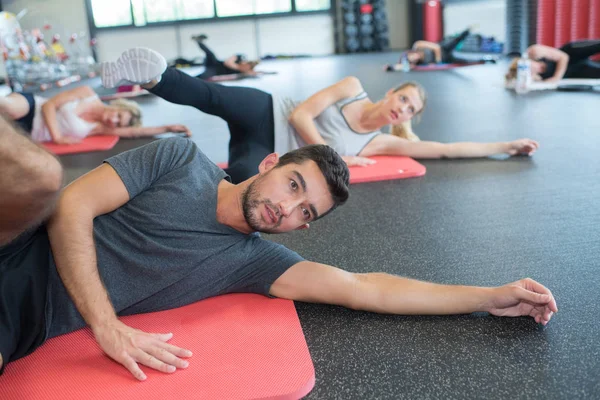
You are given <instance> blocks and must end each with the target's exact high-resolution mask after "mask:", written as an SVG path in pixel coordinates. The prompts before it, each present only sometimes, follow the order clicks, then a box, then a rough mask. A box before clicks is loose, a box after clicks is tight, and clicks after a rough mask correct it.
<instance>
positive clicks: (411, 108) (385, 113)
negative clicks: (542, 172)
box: [274, 77, 539, 165]
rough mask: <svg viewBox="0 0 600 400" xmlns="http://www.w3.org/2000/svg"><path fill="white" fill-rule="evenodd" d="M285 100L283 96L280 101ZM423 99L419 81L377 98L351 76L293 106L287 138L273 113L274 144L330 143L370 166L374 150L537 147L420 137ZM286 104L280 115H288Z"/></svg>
mask: <svg viewBox="0 0 600 400" xmlns="http://www.w3.org/2000/svg"><path fill="white" fill-rule="evenodd" d="M274 100H275V99H274ZM275 103H277V101H274V108H277V106H276V105H275ZM284 103H285V102H284V101H279V104H284ZM425 103H426V95H425V91H424V89H423V88H422V87H421V86H420V85H419V84H417V83H414V82H409V83H405V84H403V85H401V86H399V87H397V88H394V89H390V90H389V91H388V92H387V93H386V94H385V97H384V98H383V99H381V100H379V101H377V102H373V101H371V100H370V99H369V98H368V97H367V95H366V93H365V92H364V89H363V87H362V85H361V83H360V81H359V80H358V79H357V78H355V77H347V78H344V79H342V80H341V81H339V82H338V83H336V84H334V85H332V86H329V87H328V88H325V89H323V90H321V91H319V92H317V93H315V94H314V95H312V96H311V97H310V98H308V99H307V100H306V101H304V102H302V103H300V104H297V105H295V107H294V109H293V110H292V111H291V112H290V113H289V114H288V117H287V120H286V121H285V122H286V125H289V129H287V131H288V132H287V136H288V137H287V138H286V137H285V135H286V133H285V131H286V129H277V128H278V126H277V125H278V122H279V123H281V122H282V121H281V119H279V121H278V118H277V114H278V113H275V132H276V134H275V149H276V150H283V148H285V147H287V150H286V151H289V150H293V148H294V147H296V146H298V147H299V146H302V145H308V144H328V145H330V146H332V147H334V148H335V149H336V150H337V151H338V152H339V153H340V155H342V157H343V158H344V160H345V161H346V163H348V165H367V164H371V163H373V160H370V159H368V158H366V157H368V156H376V155H397V156H408V157H413V158H475V157H487V156H490V155H493V154H502V153H505V154H509V155H532V154H533V153H534V152H535V151H536V150H537V148H538V146H539V145H538V143H537V142H536V141H534V140H531V139H518V140H514V141H511V142H497V143H471V142H459V143H438V142H429V141H420V140H419V138H418V137H417V136H416V135H415V134H414V133H413V132H412V130H411V121H412V119H413V118H415V117H417V116H419V114H421V112H422V111H423V108H424V107H425ZM284 108H285V107H282V110H281V114H285V110H284ZM336 113H337V115H339V117H337V116H336V115H335V114H336ZM324 117H326V118H324ZM281 125H284V124H281ZM386 125H391V134H382V133H381V131H380V129H381V128H383V127H385V126H386ZM280 128H285V126H280ZM334 128H335V130H332V129H334ZM278 139H279V140H278Z"/></svg>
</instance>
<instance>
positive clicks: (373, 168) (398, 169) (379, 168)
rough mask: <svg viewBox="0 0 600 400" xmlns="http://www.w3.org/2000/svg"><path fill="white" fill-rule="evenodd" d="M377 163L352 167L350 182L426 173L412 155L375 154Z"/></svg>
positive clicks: (221, 166)
mask: <svg viewBox="0 0 600 400" xmlns="http://www.w3.org/2000/svg"><path fill="white" fill-rule="evenodd" d="M369 158H371V159H373V160H375V161H377V162H376V163H375V164H372V165H367V166H366V167H350V183H363V182H376V181H387V180H392V179H404V178H415V177H418V176H423V175H425V172H426V171H427V170H426V168H425V166H424V165H422V164H420V163H418V162H416V161H415V160H413V159H412V158H410V157H399V156H373V157H369ZM217 166H218V167H219V168H223V169H225V168H227V163H218V164H217Z"/></svg>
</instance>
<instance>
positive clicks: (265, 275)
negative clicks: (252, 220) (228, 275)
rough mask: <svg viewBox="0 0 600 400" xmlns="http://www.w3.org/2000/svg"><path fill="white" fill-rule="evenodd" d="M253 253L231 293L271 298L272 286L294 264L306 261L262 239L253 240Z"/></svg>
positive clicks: (242, 267) (239, 274) (239, 271)
mask: <svg viewBox="0 0 600 400" xmlns="http://www.w3.org/2000/svg"><path fill="white" fill-rule="evenodd" d="M252 241H253V243H252V246H253V251H252V253H251V254H250V255H249V256H248V258H247V260H246V262H245V263H244V265H243V266H241V267H240V268H239V269H238V270H237V271H236V273H235V276H236V278H235V281H236V282H237V283H236V284H234V285H233V287H231V290H230V291H231V292H242V293H246V292H250V293H258V294H262V295H265V296H269V290H270V289H271V285H272V284H273V283H274V282H275V281H276V280H277V279H278V278H279V277H280V276H281V275H283V273H284V272H285V271H287V270H288V268H290V267H291V266H293V265H294V264H297V263H299V262H301V261H304V258H303V257H301V256H300V255H299V254H298V253H296V252H295V251H292V250H290V249H288V248H287V247H285V246H283V245H281V244H278V243H274V242H271V241H269V240H264V239H261V238H260V237H258V236H256V237H255V238H253V239H252Z"/></svg>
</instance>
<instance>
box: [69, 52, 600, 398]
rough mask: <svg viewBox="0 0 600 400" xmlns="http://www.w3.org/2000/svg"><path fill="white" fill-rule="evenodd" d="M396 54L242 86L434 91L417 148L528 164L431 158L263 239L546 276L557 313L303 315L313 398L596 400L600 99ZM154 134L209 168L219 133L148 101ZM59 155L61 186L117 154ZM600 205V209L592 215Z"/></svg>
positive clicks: (359, 263)
mask: <svg viewBox="0 0 600 400" xmlns="http://www.w3.org/2000/svg"><path fill="white" fill-rule="evenodd" d="M396 58H397V54H378V55H372V54H371V55H350V56H334V57H325V58H315V59H299V60H280V61H270V62H265V63H264V64H263V65H261V66H260V68H262V69H264V70H274V71H278V72H279V74H278V75H273V76H264V77H262V78H260V79H257V80H247V81H242V82H235V83H234V84H239V85H246V86H254V87H258V88H261V89H264V90H266V91H277V93H280V94H285V95H289V96H290V97H293V98H296V99H304V98H306V97H307V96H309V95H310V94H312V93H314V92H315V91H317V90H319V89H321V88H323V87H325V86H327V85H330V84H332V83H334V82H335V81H337V80H339V79H341V78H343V77H344V76H347V75H355V76H357V77H358V78H360V79H361V81H362V82H363V85H364V87H365V89H366V90H367V92H368V93H369V94H370V97H371V99H373V100H375V99H378V98H379V97H381V96H383V95H384V93H385V92H386V91H387V90H388V89H389V88H391V87H393V86H395V85H397V84H399V83H400V82H402V81H403V80H406V79H409V80H416V81H418V82H420V83H422V84H423V85H424V86H425V88H426V89H427V91H428V93H429V99H428V102H427V109H426V111H425V113H424V115H423V120H422V122H421V123H420V124H419V125H417V126H416V127H415V131H416V132H417V134H419V135H420V136H421V138H422V139H424V140H438V141H461V140H463V141H507V140H511V139H517V138H520V137H530V138H533V139H536V140H538V141H539V142H540V144H541V147H540V149H539V151H538V152H537V153H536V154H535V156H534V157H532V158H528V157H518V158H509V159H507V158H503V157H495V158H488V159H478V160H430V161H427V160H424V161H421V162H422V163H423V164H424V165H425V166H426V167H427V175H426V176H424V177H422V178H416V179H409V180H396V181H388V182H378V183H367V184H359V185H353V186H352V191H351V199H350V201H349V202H348V203H347V205H345V206H344V207H342V208H340V209H339V210H337V211H336V212H335V213H333V214H332V215H330V216H328V217H327V218H325V219H323V220H321V221H318V222H316V223H314V224H313V225H312V226H311V229H310V230H308V231H303V232H294V233H291V234H286V235H278V236H270V237H269V238H270V239H272V240H275V241H278V242H281V243H283V244H285V245H286V246H288V247H290V248H291V249H293V250H296V251H298V252H299V253H300V254H301V255H303V256H304V257H306V258H307V259H310V260H313V261H318V262H323V263H329V264H332V265H336V266H340V267H342V268H345V269H348V270H350V271H356V272H359V271H361V272H366V271H384V272H388V273H392V274H397V275H403V276H408V277H412V278H417V279H422V280H431V281H436V282H440V283H449V284H469V285H499V284H504V283H508V282H511V281H514V280H517V279H520V278H524V277H531V278H534V279H536V280H539V281H540V282H542V283H543V284H545V285H546V286H548V287H549V288H551V289H552V290H553V292H554V294H555V297H556V299H557V302H558V307H559V310H560V311H559V312H558V313H557V314H556V315H555V316H554V318H553V319H552V321H551V322H550V324H549V325H548V326H547V327H545V328H543V327H541V326H537V325H536V324H535V322H534V321H533V320H531V319H528V318H516V319H511V318H495V317H490V316H487V315H465V316H455V317H400V316H385V315H376V314H369V313H363V312H355V311H350V310H346V309H343V308H340V307H332V306H325V305H312V304H301V303H297V304H296V306H297V309H298V314H299V315H300V320H301V322H302V327H303V329H304V332H305V335H306V340H307V343H308V346H309V349H310V352H311V355H312V358H313V361H314V364H315V369H316V384H315V388H314V389H313V391H312V392H311V393H310V395H309V396H308V398H310V399H367V398H369V399H384V398H385V399H401V398H406V399H421V398H431V399H433V398H436V399H438V398H439V399H464V398H482V399H483V398H485V399H510V398H512V399H515V398H519V399H521V398H523V399H525V398H545V399H574V398H590V399H591V398H596V399H597V398H600V379H599V377H600V343H599V339H600V333H599V329H598V328H599V327H600V324H599V323H598V318H599V317H598V314H597V311H598V310H599V304H600V278H599V277H598V274H599V272H600V268H599V267H600V262H599V261H598V258H597V257H598V254H600V234H599V233H598V230H599V226H600V211H599V209H598V207H597V204H598V200H597V199H598V197H599V195H600V179H599V178H598V175H599V173H600V162H599V161H598V154H599V153H600V115H599V113H600V107H599V106H600V97H599V96H600V95H599V94H598V93H562V92H536V93H530V94H528V95H527V96H522V97H518V96H516V95H514V93H512V92H508V91H506V90H504V89H503V88H502V77H503V73H504V67H503V66H502V65H483V66H475V67H467V68H462V69H455V70H451V71H439V72H411V73H409V74H403V73H401V72H396V73H386V72H383V70H382V65H383V64H384V63H388V62H393V61H395V59H396ZM140 102H141V103H142V104H143V106H144V109H145V114H146V117H145V122H146V123H147V124H159V123H160V124H163V123H185V124H187V125H188V126H189V127H190V128H191V129H192V131H193V132H194V137H193V139H194V141H196V143H197V144H198V145H199V146H200V148H202V149H203V150H204V151H205V152H206V153H207V154H208V155H209V157H211V158H212V159H213V160H214V161H217V162H218V161H225V160H226V157H227V151H226V144H227V140H228V134H227V128H226V125H225V123H224V122H222V121H220V120H218V119H216V118H214V117H210V116H206V115H203V114H202V113H200V112H198V111H196V110H194V109H192V108H187V107H182V106H176V105H171V104H167V103H166V102H164V101H163V100H161V99H157V98H153V97H147V98H142V99H140ZM145 142H147V141H144V140H130V141H126V140H121V142H120V143H119V144H118V145H117V147H116V148H115V149H113V151H111V152H106V153H90V154H85V155H76V156H65V157H63V158H62V161H63V162H64V165H65V166H66V167H67V171H68V179H69V180H72V179H74V178H76V177H77V176H79V175H81V174H83V173H84V172H86V171H87V170H89V169H91V168H93V167H95V166H96V165H98V164H99V163H100V162H101V160H102V159H103V158H105V157H106V156H109V155H111V154H115V153H117V152H120V151H123V150H126V149H128V148H132V147H135V146H138V145H140V144H143V143H145ZM594 204H596V206H594Z"/></svg>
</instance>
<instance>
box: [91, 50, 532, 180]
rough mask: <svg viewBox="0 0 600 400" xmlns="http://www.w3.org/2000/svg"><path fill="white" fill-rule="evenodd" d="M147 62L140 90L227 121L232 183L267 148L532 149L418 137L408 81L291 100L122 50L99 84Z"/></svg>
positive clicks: (354, 158)
mask: <svg viewBox="0 0 600 400" xmlns="http://www.w3.org/2000/svg"><path fill="white" fill-rule="evenodd" d="M148 60H151V61H148ZM147 62H152V63H154V65H156V66H157V68H158V69H160V71H158V73H157V75H158V77H157V79H155V80H153V81H151V82H147V83H145V84H143V85H142V86H143V87H144V88H146V89H147V90H148V91H150V92H151V93H153V94H155V95H157V96H159V97H162V98H163V99H165V100H167V101H169V102H171V103H176V104H183V105H188V106H192V107H195V108H197V109H198V110H200V111H202V112H205V113H207V114H211V115H215V116H218V117H220V118H222V119H224V120H225V121H227V123H228V126H229V132H230V134H231V139H230V142H229V166H228V168H227V169H226V172H227V173H228V174H229V175H230V176H231V177H232V180H233V182H236V183H237V182H242V181H244V180H246V179H248V178H249V177H251V176H253V175H254V174H256V172H257V167H258V165H259V163H260V161H261V160H262V159H263V158H264V157H266V156H267V155H268V154H270V153H272V152H276V153H279V154H284V153H286V152H288V151H290V150H294V149H297V148H299V147H302V146H305V145H308V144H327V145H329V146H331V147H333V148H334V149H335V150H336V151H337V152H338V153H339V154H340V155H341V156H342V158H343V159H344V161H346V162H347V164H348V165H366V164H370V163H373V162H374V161H373V160H371V159H368V158H366V157H368V156H376V155H396V156H408V157H413V158H467V157H487V156H490V155H493V154H501V153H506V154H510V155H520V154H529V155H531V154H533V153H534V152H535V151H536V150H537V148H538V143H537V142H536V141H534V140H531V139H519V140H513V141H509V142H498V143H469V142H465V143H438V142H426V141H423V142H421V141H418V138H417V137H416V135H414V133H412V130H411V120H412V119H413V118H415V117H418V116H419V114H421V112H422V111H423V108H424V107H425V102H426V97H425V91H424V90H423V88H422V87H421V86H420V85H418V84H417V83H414V82H413V83H406V84H403V85H401V86H399V87H397V88H393V89H390V90H389V91H388V92H387V93H386V95H385V97H384V98H383V99H382V100H379V101H377V102H372V101H371V100H370V99H369V98H368V96H367V94H366V93H365V92H364V89H363V87H362V85H361V83H360V81H359V80H358V79H357V78H354V77H348V78H345V79H342V80H341V81H339V82H338V83H336V84H334V85H332V86H330V87H328V88H325V89H323V90H321V91H319V92H317V93H316V94H314V95H313V96H311V97H310V98H308V100H306V101H304V102H296V101H293V100H292V99H289V98H286V97H280V96H277V95H271V94H268V93H265V92H263V91H261V90H258V89H254V88H248V87H236V86H224V85H219V84H215V83H211V82H206V81H202V80H199V79H195V78H194V77H191V76H189V75H187V74H185V73H183V72H181V71H178V70H177V69H174V68H168V69H167V64H166V61H165V60H164V57H163V56H162V55H160V54H159V53H157V52H155V51H153V50H150V49H146V48H135V49H131V50H128V51H126V52H125V53H123V55H122V56H121V58H120V59H119V61H118V62H117V63H112V64H107V65H106V68H103V70H102V77H103V82H104V84H105V85H106V86H108V87H111V86H115V85H118V83H119V81H120V80H121V79H124V78H125V75H124V73H125V71H122V68H121V66H123V65H127V64H128V63H133V65H137V63H141V64H143V65H146V63H147ZM136 68H137V67H136ZM387 125H392V129H391V134H382V132H381V131H380V129H381V128H383V127H385V126H387Z"/></svg>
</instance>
